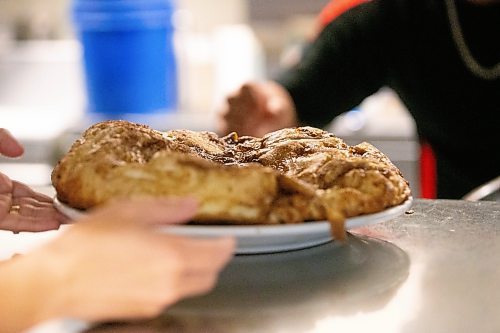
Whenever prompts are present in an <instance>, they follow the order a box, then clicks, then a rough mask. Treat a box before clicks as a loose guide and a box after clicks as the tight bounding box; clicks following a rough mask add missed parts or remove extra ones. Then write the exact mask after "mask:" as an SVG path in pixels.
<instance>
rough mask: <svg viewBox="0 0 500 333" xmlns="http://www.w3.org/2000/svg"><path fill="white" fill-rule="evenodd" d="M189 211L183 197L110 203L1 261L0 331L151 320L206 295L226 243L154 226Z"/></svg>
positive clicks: (228, 253) (225, 255)
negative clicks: (60, 321) (64, 320)
mask: <svg viewBox="0 0 500 333" xmlns="http://www.w3.org/2000/svg"><path fill="white" fill-rule="evenodd" d="M196 209H197V203H196V201H194V200H191V199H141V200H126V201H121V202H116V203H112V204H110V205H108V206H107V207H103V208H101V209H98V210H95V211H94V212H92V213H91V214H89V215H88V216H86V217H85V218H83V219H81V220H79V221H77V222H75V223H74V224H73V225H72V226H71V227H69V228H68V229H67V230H66V231H65V232H64V233H63V234H62V235H61V236H59V237H58V238H56V239H55V240H53V241H52V242H50V243H48V244H46V245H45V246H43V247H42V248H40V249H38V250H37V251H36V252H33V253H31V254H30V253H28V254H26V255H23V256H19V257H16V258H14V259H12V260H11V261H8V262H5V263H3V266H1V265H0V271H1V274H0V331H2V332H14V331H16V329H17V330H19V329H25V328H27V327H29V326H32V325H34V324H36V323H39V322H42V321H45V320H47V319H52V318H61V317H71V318H77V319H83V320H88V321H104V320H118V319H135V318H145V317H152V316H155V315H157V314H159V313H160V312H161V311H162V310H163V309H164V308H165V307H167V306H169V305H172V304H173V303H175V302H177V301H178V300H180V299H182V298H185V297H189V296H193V295H197V294H201V293H205V292H207V291H209V290H210V289H212V288H213V286H214V285H215V283H216V281H217V278H218V274H219V272H220V271H221V270H222V268H223V267H224V266H225V265H226V264H227V263H228V261H229V260H230V258H231V257H232V254H233V251H234V247H235V241H234V239H232V238H218V239H199V238H197V239H196V238H187V237H182V236H175V235H171V234H168V233H163V232H160V231H159V230H157V227H158V225H160V224H177V223H181V222H186V221H188V220H189V219H190V218H192V217H193V216H194V214H195V212H196ZM19 295H29V297H19Z"/></svg>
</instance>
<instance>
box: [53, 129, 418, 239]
mask: <svg viewBox="0 0 500 333" xmlns="http://www.w3.org/2000/svg"><path fill="white" fill-rule="evenodd" d="M52 183H53V185H54V187H55V189H56V192H57V197H58V199H59V200H60V201H61V202H64V203H66V204H68V205H69V206H71V207H74V208H79V209H90V208H92V207H95V206H97V205H101V204H103V203H105V202H107V201H110V200H113V199H117V198H124V197H127V198H130V197H137V196H193V197H196V198H197V199H198V200H199V202H200V209H199V211H198V213H197V215H196V217H195V222H197V223H231V224H280V223H301V222H307V221H314V220H325V219H326V220H329V221H330V222H331V223H332V232H333V235H334V237H335V238H337V239H341V238H343V237H344V229H343V222H344V220H345V218H346V217H352V216H357V215H361V214H367V213H374V212H378V211H381V210H383V209H385V208H388V207H391V206H394V205H398V204H400V203H402V202H403V201H405V200H406V199H407V198H408V197H409V196H410V189H409V186H408V182H407V181H406V180H405V179H404V177H403V176H402V174H401V172H400V171H399V170H398V168H396V167H395V166H394V165H393V164H392V163H391V161H390V160H389V159H388V158H387V157H386V156H385V155H384V154H383V153H382V152H380V151H379V150H378V149H376V148H375V147H374V146H372V145H370V144H369V143H362V144H359V145H356V146H348V145H347V144H346V143H345V142H344V141H343V140H341V139H340V138H338V137H336V136H334V135H333V134H331V133H328V132H325V131H323V130H320V129H317V128H313V127H298V128H287V129H283V130H279V131H276V132H272V133H269V134H268V135H266V136H264V137H262V138H255V137H248V136H244V137H238V136H237V134H236V133H232V134H230V135H227V136H225V137H218V136H217V135H216V134H214V133H210V132H194V131H189V130H173V131H167V132H160V131H156V130H153V129H151V128H149V127H147V126H144V125H139V124H134V123H130V122H126V121H106V122H102V123H98V124H95V125H93V126H92V127H90V128H89V129H88V130H87V131H85V133H83V135H82V137H81V138H80V139H79V140H77V141H76V142H75V143H74V144H73V145H72V147H71V148H70V150H69V152H68V153H67V154H66V155H65V156H64V157H63V158H62V159H61V160H60V161H59V162H58V164H57V165H56V167H55V168H54V170H53V172H52Z"/></svg>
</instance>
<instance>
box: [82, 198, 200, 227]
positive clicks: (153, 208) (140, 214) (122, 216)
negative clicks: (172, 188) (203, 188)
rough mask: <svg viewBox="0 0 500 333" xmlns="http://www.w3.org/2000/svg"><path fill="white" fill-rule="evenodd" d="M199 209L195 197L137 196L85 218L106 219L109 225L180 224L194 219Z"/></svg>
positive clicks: (103, 208) (108, 205)
mask: <svg viewBox="0 0 500 333" xmlns="http://www.w3.org/2000/svg"><path fill="white" fill-rule="evenodd" d="M197 210H198V202H197V200H196V199H193V198H136V199H125V200H117V201H114V202H112V203H110V204H107V205H105V206H104V207H101V208H98V209H96V210H93V211H92V212H91V214H89V215H88V216H86V217H85V218H84V220H87V221H89V222H91V221H92V220H99V221H106V224H107V225H110V224H111V225H114V224H117V225H124V224H137V225H143V226H144V225H160V224H178V223H184V222H187V221H189V220H190V219H192V218H193V217H194V216H195V214H196V212H197Z"/></svg>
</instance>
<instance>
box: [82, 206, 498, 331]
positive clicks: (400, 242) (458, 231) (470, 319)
mask: <svg viewBox="0 0 500 333" xmlns="http://www.w3.org/2000/svg"><path fill="white" fill-rule="evenodd" d="M499 309H500V204H498V203H495V202H466V201H452V200H432V201H430V200H416V201H415V203H414V205H413V208H412V211H409V212H408V213H406V214H404V215H402V216H400V217H398V218H396V219H394V220H392V221H388V222H384V223H380V224H377V225H373V226H369V227H364V228H362V229H356V230H353V231H352V236H351V237H350V239H349V242H348V243H347V244H346V245H343V246H342V245H339V244H335V243H329V244H325V245H321V246H317V247H313V248H310V249H306V250H300V251H291V252H285V253H276V254H265V255H250V256H237V257H236V258H235V259H234V260H233V261H232V262H231V263H230V265H229V266H228V267H227V269H226V270H225V271H224V272H223V273H222V275H221V277H220V281H219V284H218V286H217V288H216V289H215V290H214V291H213V292H212V293H211V294H209V295H206V296H203V297H198V298H194V299H190V300H185V301H183V302H181V303H179V304H177V305H176V306H174V307H172V308H170V309H168V310H166V311H165V313H164V314H163V315H162V316H160V317H158V318H155V319H153V320H149V321H143V322H136V323H122V324H117V323H115V324H103V325H98V326H96V327H94V328H92V329H90V330H88V331H87V332H218V333H225V332H227V333H229V332H235V333H238V332H290V333H292V332H367V331H370V332H499V331H500V316H499V311H500V310H499Z"/></svg>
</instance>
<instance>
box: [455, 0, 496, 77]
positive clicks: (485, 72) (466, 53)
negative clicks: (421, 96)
mask: <svg viewBox="0 0 500 333" xmlns="http://www.w3.org/2000/svg"><path fill="white" fill-rule="evenodd" d="M445 3H446V12H447V13H448V19H449V21H450V28H451V33H452V37H453V41H454V42H455V45H456V47H457V50H458V53H459V54H460V57H461V58H462V61H463V62H464V64H465V66H466V67H467V69H468V70H469V71H470V72H471V73H472V74H474V75H476V76H477V77H479V78H481V79H484V80H495V79H498V78H499V77H500V63H497V64H496V65H494V66H491V67H484V66H483V65H481V64H480V63H478V62H477V60H476V59H475V58H474V56H473V55H472V53H471V52H470V50H469V47H468V46H467V44H466V43H465V38H464V35H463V32H462V28H461V26H460V21H459V19H458V13H457V7H456V6H455V3H454V0H445Z"/></svg>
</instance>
